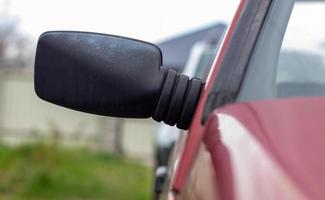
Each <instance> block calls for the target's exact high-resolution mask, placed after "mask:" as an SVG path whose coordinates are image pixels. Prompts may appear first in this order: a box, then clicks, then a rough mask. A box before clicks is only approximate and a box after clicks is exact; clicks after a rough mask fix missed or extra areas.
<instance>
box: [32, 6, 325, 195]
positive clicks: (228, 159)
mask: <svg viewBox="0 0 325 200" xmlns="http://www.w3.org/2000/svg"><path fill="white" fill-rule="evenodd" d="M324 11H325V2H324V1H315V2H313V1H305V2H295V1H294V0H242V1H240V3H239V6H238V10H237V12H236V14H235V16H234V19H233V21H232V23H231V26H230V27H229V29H228V31H227V33H226V36H225V38H224V40H223V43H222V45H221V47H220V50H219V52H218V53H217V55H216V58H215V62H214V64H213V66H212V68H211V71H210V74H209V76H208V78H207V80H199V79H195V78H194V79H191V80H190V79H189V78H188V77H186V76H185V75H182V74H177V73H176V72H174V71H172V70H169V69H168V68H165V67H161V66H162V64H163V63H162V61H161V60H162V55H161V53H160V50H159V48H158V47H156V46H154V45H152V44H149V43H146V42H143V41H138V40H134V39H129V38H124V37H119V36H112V35H105V34H96V33H85V32H58V31H56V32H47V33H44V34H43V35H42V36H41V37H40V39H39V42H38V47H37V53H36V60H35V90H36V93H37V94H38V96H39V97H40V98H42V99H44V100H46V101H49V102H52V103H55V104H58V105H61V106H65V107H68V108H71V109H75V110H79V111H83V112H88V113H93V114H99V115H106V116H115V117H134V118H146V117H153V119H155V120H156V121H164V122H165V123H166V124H169V125H176V126H177V127H178V128H181V129H185V130H186V129H188V130H189V131H188V133H187V134H185V135H183V136H182V137H181V138H180V140H179V141H178V143H177V144H176V147H175V149H174V153H173V156H172V160H171V164H170V166H171V167H170V172H169V180H168V181H167V184H166V188H165V189H166V192H165V193H164V195H163V197H162V198H166V199H186V200H191V199H208V200H210V199H229V200H232V199H249V200H252V199H272V200H273V199H295V200H296V199H325V190H324V188H323V187H324V186H325V158H324V157H323V156H322V152H323V151H324V149H325V134H324V133H325V121H324V119H325V118H324V116H325V97H322V96H324V94H325V26H324V23H322V21H321V20H322V19H324V17H325V15H324V13H325V12H324ZM290 15H291V17H290ZM289 19H290V20H289ZM288 22H289V23H288ZM323 32H324V33H323Z"/></svg>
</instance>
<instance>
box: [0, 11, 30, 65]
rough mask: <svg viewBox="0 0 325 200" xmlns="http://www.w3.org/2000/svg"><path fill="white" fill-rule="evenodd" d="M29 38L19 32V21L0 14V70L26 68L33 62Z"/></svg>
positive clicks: (3, 13) (5, 14)
mask: <svg viewBox="0 0 325 200" xmlns="http://www.w3.org/2000/svg"><path fill="white" fill-rule="evenodd" d="M32 48H33V46H32V43H31V41H30V40H29V38H28V37H27V36H26V35H25V34H23V33H22V32H21V31H20V30H19V20H18V18H17V17H14V16H11V15H9V14H7V13H6V12H3V11H2V12H1V13H0V69H1V68H26V67H30V66H31V65H32V62H33V57H34V56H33V54H34V51H32V50H31V49H32Z"/></svg>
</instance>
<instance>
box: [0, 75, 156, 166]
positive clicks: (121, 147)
mask: <svg viewBox="0 0 325 200" xmlns="http://www.w3.org/2000/svg"><path fill="white" fill-rule="evenodd" d="M154 131H155V124H154V123H153V121H152V120H124V119H123V120H121V119H114V118H108V117H102V116H96V115H90V114H85V113H81V112H76V111H72V110H69V109H66V108H62V107H59V106H56V105H53V104H50V103H46V102H44V101H42V100H40V99H39V98H38V97H37V96H36V94H35V92H34V89H33V74H32V73H30V72H23V73H22V72H15V71H2V72H0V138H1V140H3V141H6V142H8V143H19V142H23V141H33V140H34V139H35V138H39V137H44V138H46V137H47V138H50V137H51V136H53V134H56V135H57V137H60V138H61V140H62V141H63V143H64V144H67V145H86V146H89V147H91V148H96V149H102V150H106V151H111V152H114V151H115V152H116V151H117V152H123V153H125V154H126V155H129V156H132V157H135V158H139V159H141V160H144V161H145V162H151V160H152V155H153V144H154V142H153V141H154Z"/></svg>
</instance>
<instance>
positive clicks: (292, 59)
mask: <svg viewBox="0 0 325 200" xmlns="http://www.w3.org/2000/svg"><path fill="white" fill-rule="evenodd" d="M324 17H325V1H314V2H310V1H304V2H296V3H295V5H294V8H293V11H292V14H291V17H290V20H289V24H288V27H287V29H286V32H285V36H284V40H283V43H282V47H281V51H280V55H279V60H278V65H277V73H276V94H277V97H280V98H281V97H295V96H321V95H325V23H324V21H323V20H324V19H325V18H324Z"/></svg>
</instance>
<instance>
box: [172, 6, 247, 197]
mask: <svg viewBox="0 0 325 200" xmlns="http://www.w3.org/2000/svg"><path fill="white" fill-rule="evenodd" d="M245 5H246V0H241V2H240V4H239V6H238V9H237V11H236V14H235V17H234V19H233V21H232V23H231V25H230V27H229V29H228V31H227V34H226V36H225V39H224V41H223V43H222V45H221V47H220V51H219V53H218V55H217V56H216V59H215V61H214V63H213V66H212V68H211V71H210V74H209V78H208V80H207V82H206V85H205V87H204V89H203V92H202V96H201V98H200V100H199V104H198V107H197V109H196V112H195V115H194V118H193V121H192V124H191V126H190V129H189V136H188V138H187V141H186V144H185V147H184V150H183V153H182V154H181V155H180V156H181V157H180V158H179V165H178V167H177V169H176V172H175V174H174V177H172V178H173V185H172V189H173V191H176V192H178V191H180V190H181V188H182V187H183V186H184V183H185V181H186V179H187V176H188V173H189V171H190V169H191V167H192V163H193V161H194V159H195V157H196V154H197V152H198V148H199V144H200V142H201V141H202V137H203V127H202V125H201V118H202V113H203V110H204V105H205V102H206V99H207V97H208V94H209V92H210V91H211V88H212V86H213V79H214V78H215V77H216V76H217V74H218V71H219V66H220V64H221V62H222V61H223V58H224V56H225V54H226V52H227V50H228V45H229V41H230V39H231V37H232V34H233V32H234V30H235V28H236V26H237V23H238V19H239V17H240V15H241V13H242V11H243V9H244V7H245Z"/></svg>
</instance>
